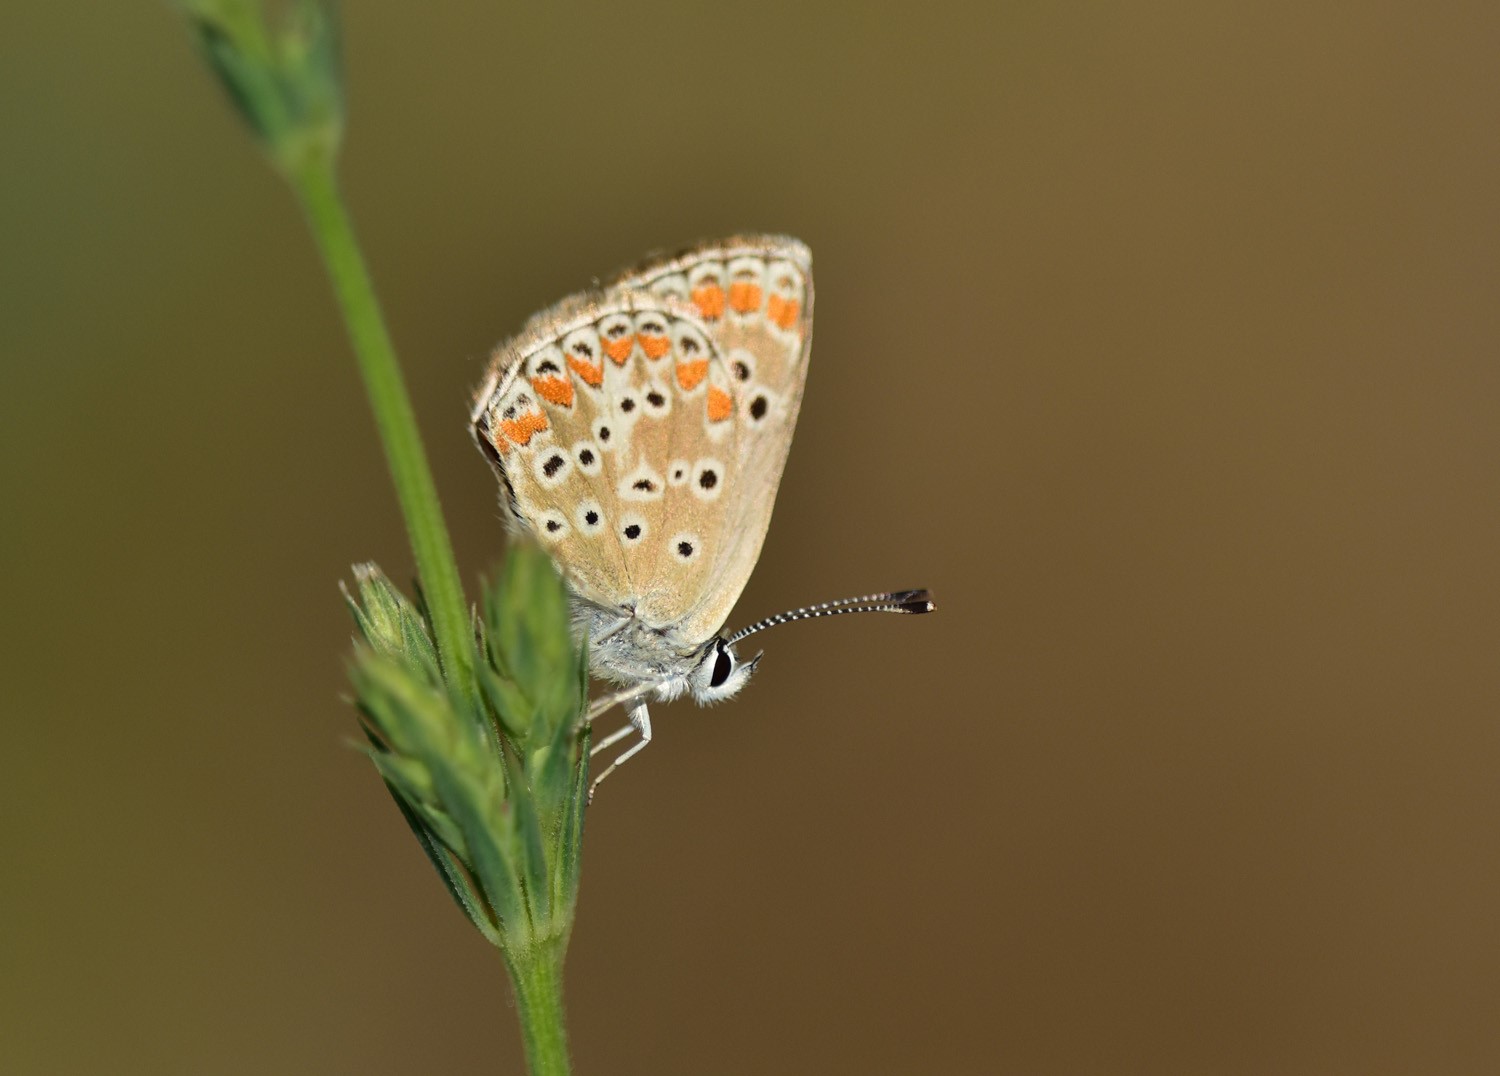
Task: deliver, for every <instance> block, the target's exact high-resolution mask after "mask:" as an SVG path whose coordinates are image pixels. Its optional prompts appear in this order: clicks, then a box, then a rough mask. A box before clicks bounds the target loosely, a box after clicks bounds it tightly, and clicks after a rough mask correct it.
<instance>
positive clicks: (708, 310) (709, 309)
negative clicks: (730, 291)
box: [693, 284, 724, 321]
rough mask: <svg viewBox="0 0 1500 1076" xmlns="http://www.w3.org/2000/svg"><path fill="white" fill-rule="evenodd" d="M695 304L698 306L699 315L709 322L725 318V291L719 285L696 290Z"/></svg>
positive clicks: (710, 285) (694, 295) (707, 285)
mask: <svg viewBox="0 0 1500 1076" xmlns="http://www.w3.org/2000/svg"><path fill="white" fill-rule="evenodd" d="M693 302H695V303H697V304H698V313H700V314H702V315H703V316H704V317H705V318H707V319H708V320H709V321H713V320H714V319H716V318H722V317H723V316H724V289H723V288H721V287H719V285H717V284H705V285H703V287H701V288H694V289H693Z"/></svg>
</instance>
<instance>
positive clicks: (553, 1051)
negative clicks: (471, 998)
mask: <svg viewBox="0 0 1500 1076" xmlns="http://www.w3.org/2000/svg"><path fill="white" fill-rule="evenodd" d="M508 963H509V965H510V978H511V982H513V983H514V984H515V987H516V1009H517V1010H518V1012H517V1015H519V1016H520V1018H521V1033H522V1036H523V1037H524V1038H525V1040H526V1062H527V1065H528V1066H529V1067H530V1069H531V1074H532V1076H568V1073H569V1072H570V1071H571V1070H570V1068H569V1065H568V1035H567V1031H566V1030H565V1029H564V1027H563V993H562V963H563V947H562V946H561V945H560V944H546V943H544V944H541V945H537V946H535V947H533V948H531V949H530V950H529V951H526V952H524V953H518V954H516V955H515V956H514V957H513V958H512V959H510V960H509V961H508Z"/></svg>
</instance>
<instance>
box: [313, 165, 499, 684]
mask: <svg viewBox="0 0 1500 1076" xmlns="http://www.w3.org/2000/svg"><path fill="white" fill-rule="evenodd" d="M310 156H311V158H312V159H310V160H308V161H307V162H306V163H305V164H304V165H303V166H302V167H300V168H297V169H295V170H294V171H293V172H292V173H291V175H290V178H291V181H292V186H293V188H294V189H295V190H296V192H297V196H298V198H299V199H300V200H301V202H302V207H303V209H304V210H305V211H306V213H307V219H308V222H309V224H310V225H311V227H312V232H313V236H314V238H315V239H316V240H317V244H318V249H319V250H320V251H321V252H322V255H323V262H324V264H325V265H326V266H327V267H328V275H329V277H330V278H331V279H332V281H333V290H334V291H335V293H337V295H338V301H339V306H340V308H341V309H342V310H343V313H344V322H345V324H346V325H347V326H348V329H349V337H350V340H351V341H352V343H353V345H354V354H355V357H356V358H357V359H358V360H359V371H360V374H361V376H362V377H363V378H364V383H365V391H366V393H367V394H368V395H369V398H370V409H371V410H372V411H373V412H374V413H375V425H376V427H377V428H378V429H379V431H380V442H381V445H382V446H383V447H384V449H385V458H386V463H387V465H388V466H389V467H390V470H391V479H392V480H393V481H394V483H395V486H396V499H397V500H398V501H399V502H400V504H401V514H402V516H404V517H405V519H406V532H407V535H408V536H409V538H410V540H411V548H412V554H413V556H414V557H415V558H416V562H417V572H418V575H419V576H420V577H421V580H422V593H423V596H424V598H425V599H426V602H427V608H428V610H429V612H430V613H431V615H432V625H433V631H434V633H435V634H436V636H437V638H436V640H435V642H436V644H437V650H438V659H439V660H440V661H441V662H442V666H443V672H444V678H445V679H446V680H447V681H448V683H450V684H451V685H453V687H454V688H456V689H457V690H459V691H461V692H463V693H464V694H466V695H468V694H471V693H472V692H473V690H474V688H473V684H474V670H473V668H472V667H471V655H472V652H473V646H472V643H471V640H470V637H469V636H470V633H471V630H472V629H471V627H470V623H469V610H468V606H467V603H466V602H465V601H464V593H463V584H462V583H461V582H460V581H459V575H458V565H457V564H456V563H455V562H454V559H453V545H452V543H451V542H450V541H449V539H448V527H447V524H446V523H445V522H444V521H443V512H442V508H441V506H440V505H439V504H438V495H437V487H436V486H435V485H434V484H433V481H432V471H431V470H430V469H429V468H428V466H427V453H426V450H425V449H424V448H423V447H422V438H421V436H420V435H419V434H418V432H417V420H416V415H415V414H414V413H413V412H412V408H411V400H410V399H409V398H408V396H407V394H406V385H405V383H404V381H403V380H402V377H401V368H400V366H399V365H398V363H397V361H396V352H395V349H394V348H393V347H392V346H391V338H390V334H389V333H388V332H387V331H386V327H385V319H384V317H382V315H381V312H380V305H379V303H378V302H377V301H376V299H375V288H374V285H373V284H372V283H371V282H370V274H369V271H368V270H367V269H366V268H365V261H364V257H363V255H361V254H360V250H359V243H358V241H357V240H356V239H355V237H354V228H353V226H352V224H351V223H350V221H349V213H348V211H347V209H345V207H344V202H343V199H342V198H341V197H340V196H339V191H338V183H337V181H336V179H335V177H334V170H333V164H332V161H331V160H329V159H327V158H325V157H323V156H322V155H317V154H314V155H310Z"/></svg>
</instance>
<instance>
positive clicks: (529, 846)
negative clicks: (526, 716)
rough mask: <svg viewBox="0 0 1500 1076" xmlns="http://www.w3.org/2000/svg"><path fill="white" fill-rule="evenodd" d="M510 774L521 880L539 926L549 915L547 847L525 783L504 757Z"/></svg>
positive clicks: (550, 916)
mask: <svg viewBox="0 0 1500 1076" xmlns="http://www.w3.org/2000/svg"><path fill="white" fill-rule="evenodd" d="M507 769H508V770H509V775H510V803H511V806H512V807H513V808H514V809H515V825H516V837H517V841H516V851H517V854H518V855H517V858H518V860H519V865H520V870H521V880H522V882H523V883H524V884H525V886H526V898H527V904H528V906H529V907H530V909H531V918H532V923H533V924H534V925H536V926H538V927H540V926H541V925H542V924H544V923H548V922H550V920H551V918H552V887H551V886H550V885H549V884H548V871H547V850H546V845H545V843H544V842H543V840H542V824H541V819H540V818H538V816H537V810H536V803H535V801H534V800H533V799H532V797H531V792H530V790H529V789H528V788H527V787H526V779H525V777H524V776H523V775H522V774H519V773H517V772H516V770H515V766H514V764H513V763H511V762H510V761H509V760H508V759H507Z"/></svg>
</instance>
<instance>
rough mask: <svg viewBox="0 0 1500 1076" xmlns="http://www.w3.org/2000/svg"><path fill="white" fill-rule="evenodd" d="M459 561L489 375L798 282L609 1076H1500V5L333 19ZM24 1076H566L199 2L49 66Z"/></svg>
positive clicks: (413, 9) (628, 878) (44, 34)
mask: <svg viewBox="0 0 1500 1076" xmlns="http://www.w3.org/2000/svg"><path fill="white" fill-rule="evenodd" d="M346 22H347V39H348V57H349V58H348V66H349V70H350V79H351V97H352V121H351V130H350V136H349V141H348V149H347V153H346V157H345V162H344V164H345V168H344V174H345V177H346V186H347V189H348V192H349V196H350V198H351V200H352V204H353V208H354V211H355V215H356V218H357V221H358V223H359V225H360V227H361V229H362V234H363V238H364V240H365V243H366V244H367V247H368V252H369V256H370V258H371V261H372V264H373V268H374V271H375V274H376V276H377V278H378V281H379V285H380V289H381V292H382V294H383V296H384V299H385V301H386V304H387V310H388V314H389V317H390V320H391V324H392V328H393V330H394V333H395V336H396V338H397V341H398V344H399V346H400V348H401V351H402V354H403V357H404V360H405V362H406V364H407V371H408V375H409V378H410V382H411V389H412V393H413V395H414V398H415V401H416V404H417V406H418V410H419V412H420V416H421V421H422V425H423V428H424V431H425V432H426V435H427V437H428V444H429V449H430V452H431V454H432V459H433V465H434V468H435V471H436V473H437V476H438V481H439V485H440V487H441V489H442V492H443V495H444V498H445V504H446V507H447V509H448V512H449V518H450V525H451V527H452V529H453V532H454V539H455V542H456V543H457V546H458V550H459V555H460V559H461V561H462V563H463V566H464V569H465V572H466V574H467V575H468V576H469V577H470V578H471V579H472V578H473V577H474V576H475V575H477V574H478V573H479V572H481V571H482V570H484V569H485V568H486V567H487V566H489V565H491V564H492V563H493V562H494V561H495V559H496V558H497V557H498V556H499V555H500V553H501V549H502V528H501V526H500V524H499V522H498V514H497V508H496V504H495V491H494V488H493V481H492V479H491V477H490V475H489V472H488V469H487V468H486V466H485V465H484V463H483V461H482V460H481V459H480V458H479V456H478V455H477V454H476V453H475V452H474V450H473V448H472V447H471V446H470V444H469V442H468V441H467V439H466V436H465V433H464V429H463V414H464V409H465V406H466V401H467V396H468V393H469V391H470V388H471V386H472V385H473V383H474V382H475V381H476V380H477V379H478V377H479V374H480V369H481V364H482V361H483V358H484V356H485V353H486V351H487V350H488V348H489V347H490V346H491V345H492V344H493V343H494V342H496V341H497V340H498V339H500V338H501V337H503V336H505V335H507V334H508V333H510V332H511V331H513V330H514V329H515V328H516V327H517V326H518V325H519V324H520V323H521V321H522V320H523V319H524V318H525V317H526V315H527V314H528V313H529V312H530V311H532V310H533V309H535V308H538V307H540V306H543V305H545V304H547V303H549V302H551V301H552V300H554V299H556V298H558V297H560V296H561V295H563V294H564V293H566V292H568V291H570V290H573V289H576V288H578V287H580V286H582V285H584V284H586V283H587V282H588V281H589V280H590V278H591V277H593V276H595V275H597V274H602V273H605V272H607V271H609V270H611V269H613V268H615V267H617V266H618V265H620V264H622V263H626V262H629V261H631V260H633V259H635V258H636V257H638V256H639V255H640V254H642V253H643V252H645V251H647V250H649V249H652V248H656V247H661V246H667V245H674V244H678V243H682V242H685V241H688V240H692V239H694V238H697V237H702V236H712V235H718V234H721V233H726V232H730V231H733V230H736V229H746V228H749V229H773V230H781V231H787V232H791V233H794V234H796V235H799V236H801V237H802V238H804V239H806V240H807V241H808V242H809V243H810V244H811V245H812V247H813V250H814V251H815V254H816V258H817V270H818V326H817V346H816V348H815V349H814V364H813V372H812V377H811V380H810V383H809V389H808V394H807V399H806V404H805V407H804V409H803V413H802V422H801V430H800V432H799V434H798V436H797V441H796V447H795V450H794V451H793V452H792V456H791V462H790V466H789V469H788V472H787V476H786V481H785V483H784V485H783V487H782V493H781V498H780V504H779V507H778V509H777V513H776V519H775V523H774V525H773V527H772V530H771V536H770V540H769V542H768V544H767V546H766V550H765V554H764V556H763V557H762V560H761V564H760V567H759V570H758V572H757V573H756V575H755V578H754V580H753V582H752V583H751V585H750V587H749V589H748V591H747V592H746V594H745V597H744V599H743V601H742V602H741V605H740V608H739V610H738V611H737V613H736V615H735V618H734V622H735V623H743V622H744V621H746V620H747V619H749V618H751V617H755V616H759V615H762V614H765V613H768V612H773V611H776V610H779V609H783V608H786V607H788V606H790V605H794V604H799V603H802V602H805V601H814V600H820V599H824V598H829V597H834V596H839V595H845V594H852V593H861V592H864V591H866V590H869V589H874V588H879V587H886V586H912V585H927V586H931V587H932V588H933V589H934V590H935V591H936V592H937V594H938V596H939V599H940V605H941V609H940V612H939V614H938V615H937V616H934V617H930V618H926V619H924V620H916V619H912V620H894V619H886V618H875V617H871V618H864V619H861V618H853V619H851V620H847V621H836V622H828V623H819V624H806V625H798V626H794V627H790V628H786V629H783V630H782V631H780V632H777V633H775V634H773V635H769V636H767V637H766V639H765V645H766V648H767V650H768V653H767V657H766V660H765V662H764V663H763V665H762V667H761V673H760V675H759V676H758V677H757V680H756V682H755V683H754V684H753V685H752V686H751V688H750V689H749V690H748V691H747V692H745V694H744V695H742V696H741V697H740V699H738V700H737V701H736V702H735V703H734V704H732V705H731V706H727V707H724V708H721V709H717V710H713V711H699V710H696V709H694V708H693V707H692V706H690V705H687V704H678V705H675V706H672V707H669V708H666V709H663V710H662V711H660V712H659V713H658V714H657V721H656V723H657V742H656V744H655V746H653V747H652V748H651V750H650V751H649V752H647V754H646V755H645V756H643V757H642V758H641V759H640V760H638V761H637V762H634V763H632V764H631V766H630V767H629V769H627V770H626V771H625V772H624V773H623V774H622V775H621V776H619V777H618V778H616V779H614V781H613V782H612V783H611V784H610V786H608V787H607V788H606V790H605V792H604V794H603V795H602V796H601V798H600V800H599V802H598V804H597V806H596V808H595V810H594V811H593V812H592V813H591V815H590V818H589V829H588V840H587V843H586V857H585V868H584V892H583V901H582V909H581V913H580V918H579V922H578V927H577V931H576V934H575V936H574V943H573V949H572V953H571V956H570V960H569V964H568V993H569V1001H570V1017H571V1030H572V1034H573V1041H574V1047H575V1060H576V1064H577V1069H578V1071H579V1072H581V1073H625V1074H628V1073H704V1072H713V1073H766V1072H798V1073H802V1072H861V1073H863V1072H871V1073H908V1072H944V1073H1027V1074H1045V1073H1057V1074H1079V1073H1109V1074H1113V1073H1143V1074H1145V1073H1151V1074H1155V1073H1184V1074H1187V1073H1193V1074H1198V1073H1226V1074H1229V1073H1277V1074H1282V1073H1416V1072H1420V1073H1492V1072H1496V1071H1500V1026H1497V1016H1500V927H1497V919H1496V908H1497V905H1500V721H1497V718H1500V663H1497V660H1496V655H1497V644H1500V570H1497V565H1496V550H1497V543H1500V505H1497V497H1496V492H1497V482H1500V423H1497V418H1496V416H1497V403H1500V365H1497V362H1496V357H1497V352H1500V303H1497V286H1500V253H1497V252H1500V198H1497V193H1500V137H1497V136H1500V71H1497V60H1496V58H1497V56H1500V8H1497V6H1496V5H1495V4H1493V3H1481V2H1474V3H1470V4H1450V5H1431V6H1423V7H1420V8H1419V6H1418V5H1410V4H1406V5H1403V4H1329V3H1313V4H1243V5H1219V4H1192V3H1175V4H1172V3H1156V4H1145V5H1127V6H1126V7H1121V6H1120V5H1112V4H1090V3H1079V4H1060V5H1035V4H1021V5H1016V4H1002V5H992V4H984V3H967V4H964V3H944V2H936V3H925V4H919V5H864V6H861V7H859V8H858V9H853V8H849V7H846V6H845V5H833V4H828V5H816V6H815V5H809V4H806V3H782V2H777V0H773V2H770V3H765V4H760V5H755V6H752V7H745V6H744V5H737V6H736V5H730V6H710V5H699V4H677V5H650V4H647V5H641V4H630V5H620V4H609V3H598V4H592V5H582V6H579V5H566V6H564V5H556V6H543V5H499V4H490V3H478V2H470V3H449V4H434V5H413V4H403V3H396V2H394V0H382V2H373V0H366V2H362V3H357V4H350V5H348V12H347V18H346ZM0 123H3V128H0V135H3V145H4V158H5V163H4V166H3V169H0V184H3V186H0V194H3V197H0V274H3V279H0V296H3V298H0V304H3V317H0V355H3V360H0V362H3V368H0V378H3V382H0V437H3V443H0V449H3V451H0V493H3V505H4V508H3V516H0V543H3V547H0V552H3V564H4V572H5V578H4V584H3V585H4V595H5V616H4V626H3V627H0V654H3V658H0V661H3V669H4V681H5V686H4V690H3V697H4V700H5V705H4V710H5V718H4V734H5V738H4V749H3V757H4V762H5V764H4V774H5V776H4V778H3V781H0V839H3V864H0V920H3V925H0V1071H3V1072H6V1073H12V1072H14V1073H23V1074H32V1073H49V1074H50V1073H66V1074H73V1073H153V1074H160V1073H173V1074H175V1073H184V1074H187V1073H265V1072H297V1073H304V1072H305V1073H350V1074H366V1073H403V1074H404V1073H427V1072H517V1071H519V1070H520V1065H521V1062H520V1049H519V1043H518V1038H517V1030H516V1027H515V1022H514V1018H513V1014H512V1012H511V1011H510V1006H509V1000H508V994H507V992H506V987H505V981H504V976H503V972H502V969H501V967H500V963H499V961H498V959H497V958H496V956H495V955H494V954H493V952H492V951H490V950H489V949H488V947H487V946H485V945H484V944H483V942H482V941H481V940H480V939H479V938H478V937H477V936H474V934H473V932H472V930H471V929H470V928H469V926H468V925H467V923H465V922H464V920H463V919H462V917H461V916H460V915H459V914H458V913H457V912H456V911H455V909H454V908H453V907H452V906H451V905H450V904H449V902H448V900H447V898H446V897H445V896H444V894H443V893H442V891H441V889H440V887H439V885H438V883H437V882H436V880H435V879H434V878H433V877H432V876H431V873H430V871H429V868H428V867H427V865H426V863H425V862H424V861H423V859H422V857H421V854H420V852H419V851H418V849H417V847H416V845H415V843H414V842H413V841H412V840H411V838H410V837H409V836H408V834H407V832H406V830H405V827H404V826H403V824H402V823H401V820H400V818H399V817H398V815H397V813H396V811H395V809H394V808H393V807H392V805H391V804H390V802H389V801H388V800H387V798H386V794H385V792H384V790H383V789H382V788H381V786H380V784H379V782H378V781H377V780H376V779H375V776H374V774H373V773H372V772H371V770H370V768H369V766H368V765H367V764H366V763H365V762H364V761H363V760H362V759H361V758H360V757H359V756H358V755H357V754H355V753H354V752H353V751H351V750H349V749H348V747H347V746H346V739H347V738H348V737H349V736H350V734H351V732H352V722H351V719H350V713H349V711H348V709H347V707H346V706H345V705H344V704H343V703H341V701H340V695H341V693H342V692H343V691H344V690H345V689H344V673H343V661H344V655H345V654H346V652H347V639H348V635H349V632H350V624H349V622H348V619H347V617H346V614H345V612H344V609H343V607H342V605H341V603H340V601H339V598H338V593H337V590H336V589H335V585H336V582H337V580H338V579H339V578H341V577H342V576H344V575H345V574H346V573H347V567H348V565H349V564H350V563H351V562H352V561H355V560H361V559H366V558H373V559H375V560H378V561H379V562H380V563H382V564H383V565H384V566H385V567H386V568H387V569H389V570H390V571H391V574H392V575H393V576H397V577H401V578H408V577H409V574H410V571H411V569H410V560H409V555H408V553H407V550H406V545H405V540H404V536H403V533H402V529H401V525H400V521H399V517H398V516H397V513H396V510H395V507H394V501H393V497H392V495H391V492H390V489H389V486H388V482H387V478H386V475H385V473H384V470H383V466H382V463H381V460H380V456H379V452H378V448H377V445H376V442H375V440H374V434H373V430H372V426H371V422H370V419H369V417H368V415H367V412H366V409H365V405H364V401H363V398H362V395H361V390H360V386H359V383H358V381H357V379H356V375H355V368H354V364H353V361H352V359H351V357H350V354H349V352H348V348H347V346H346V344H345V341H344V337H343V331H342V327H341V325H340V322H339V321H338V319H337V317H336V315H335V311H334V307H333V304H332V301H331V299H330V295H329V292H328V288H327V285H326V282H325V280H324V278H323V276H322V273H321V269H320V266H319V265H318V263H317V261H316V259H315V255H314V253H313V249H312V247H311V244H310V242H309V239H308V237H307V235H306V234H305V232H304V229H303V226H302V223H301V221H300V220H299V219H298V217H297V215H296V213H295V210H294V207H293V204H292V202H291V200H290V198H289V196H288V195H287V193H286V192H285V191H284V190H283V189H282V187H281V186H280V185H279V182H278V181H277V180H276V179H275V178H274V177H273V176H272V174H271V173H270V171H269V170H268V169H267V168H266V167H264V166H263V165H262V163H261V162H260V161H259V160H258V159H257V158H256V156H255V152H254V150H253V148H252V146H251V144H250V142H249V140H248V138H247V137H246V136H245V135H244V133H243V132H242V131H241V130H239V129H238V127H237V125H236V123H235V122H234V121H233V119H232V117H231V115H230V114H229V111H228V109H227V108H226V106H225V103H224V101H223V100H221V98H220V96H219V94H218V92H217V91H216V89H215V88H214V87H213V86H212V85H211V84H210V83H209V80H208V78H207V77H206V75H205V73H204V72H203V71H202V70H201V69H200V66H199V63H198V60H197V58H196V56H195V55H194V54H193V52H192V50H191V48H190V47H189V42H188V40H187V38H186V35H185V34H184V33H183V31H182V29H181V27H180V26H179V25H177V23H176V21H175V19H174V16H173V15H172V13H171V11H170V10H169V9H168V8H167V6H166V5H163V4H156V3H146V4H131V5H125V4H120V5H104V4H99V5H92V4H62V3H56V4H41V3H18V4H11V5H7V6H6V8H5V11H4V14H3V16H0Z"/></svg>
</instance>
